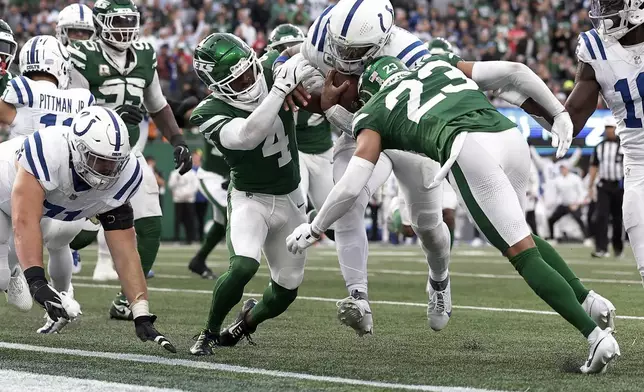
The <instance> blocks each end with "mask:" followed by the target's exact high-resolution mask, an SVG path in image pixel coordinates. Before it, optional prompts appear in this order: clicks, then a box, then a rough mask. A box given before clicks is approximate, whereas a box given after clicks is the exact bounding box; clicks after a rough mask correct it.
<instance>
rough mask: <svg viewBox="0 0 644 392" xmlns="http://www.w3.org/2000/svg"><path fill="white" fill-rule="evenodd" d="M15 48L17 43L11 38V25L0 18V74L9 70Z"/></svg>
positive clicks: (14, 55) (2, 74) (14, 54)
mask: <svg viewBox="0 0 644 392" xmlns="http://www.w3.org/2000/svg"><path fill="white" fill-rule="evenodd" d="M17 49H18V44H17V43H16V40H15V39H13V31H12V30H11V27H9V25H8V24H7V22H5V21H4V20H0V76H4V74H6V73H7V71H8V70H9V67H10V66H11V63H12V62H13V59H14V58H15V57H16V50H17Z"/></svg>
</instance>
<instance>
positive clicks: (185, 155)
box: [170, 135, 192, 175]
mask: <svg viewBox="0 0 644 392" xmlns="http://www.w3.org/2000/svg"><path fill="white" fill-rule="evenodd" d="M170 144H172V145H173V146H174V168H175V169H179V174H181V175H184V174H186V173H187V172H189V171H190V170H192V155H191V154H190V149H189V148H188V146H187V145H186V142H185V140H184V139H183V135H174V136H172V139H170Z"/></svg>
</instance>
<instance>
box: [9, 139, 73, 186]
mask: <svg viewBox="0 0 644 392" xmlns="http://www.w3.org/2000/svg"><path fill="white" fill-rule="evenodd" d="M61 140H62V139H61ZM61 140H46V139H45V140H43V138H42V137H41V135H40V132H35V133H34V134H32V135H31V136H29V137H28V138H26V139H25V140H24V142H23V144H22V147H21V149H20V152H19V154H18V164H19V165H20V166H22V167H23V168H24V169H25V170H26V171H27V172H29V174H31V175H33V176H34V177H36V179H37V180H38V182H40V185H41V186H42V187H43V189H44V190H45V191H52V190H54V189H56V188H57V187H58V185H59V180H58V178H57V174H58V169H59V168H60V166H61V164H62V161H63V160H64V159H65V158H66V155H65V154H59V153H56V152H57V151H61V150H64V149H65V148H67V146H66V142H65V145H62V143H56V142H57V141H61ZM62 141H63V142H64V140H62ZM44 142H47V144H45V143H44ZM52 144H53V145H52Z"/></svg>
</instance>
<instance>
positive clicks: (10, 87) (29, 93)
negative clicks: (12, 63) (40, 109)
mask: <svg viewBox="0 0 644 392" xmlns="http://www.w3.org/2000/svg"><path fill="white" fill-rule="evenodd" d="M34 91H35V89H34V82H33V81H32V80H30V79H28V78H25V77H24V76H19V77H17V78H13V79H11V80H10V81H9V82H8V83H7V88H6V89H5V90H4V94H3V95H2V100H3V101H5V102H6V103H9V104H11V105H13V106H15V107H17V108H18V107H23V106H28V107H32V106H33V105H34Z"/></svg>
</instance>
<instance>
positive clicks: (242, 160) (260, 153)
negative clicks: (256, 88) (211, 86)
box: [190, 62, 300, 195]
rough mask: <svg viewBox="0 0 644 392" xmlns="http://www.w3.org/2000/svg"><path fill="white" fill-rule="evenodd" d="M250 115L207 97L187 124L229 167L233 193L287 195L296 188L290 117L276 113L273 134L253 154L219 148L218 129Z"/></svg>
mask: <svg viewBox="0 0 644 392" xmlns="http://www.w3.org/2000/svg"><path fill="white" fill-rule="evenodd" d="M263 64H264V76H265V78H266V79H267V82H268V81H270V79H271V76H270V75H271V71H270V65H269V66H268V69H266V65H268V62H263ZM270 86H271V84H269V87H270ZM250 114H251V112H248V111H245V110H242V109H239V108H236V107H234V106H232V105H230V104H229V103H227V102H224V101H222V100H220V99H218V98H216V97H215V96H214V95H210V96H209V97H207V98H206V99H204V100H203V101H202V102H201V103H200V104H199V106H197V107H196V108H195V109H194V110H193V112H192V115H191V116H190V122H191V123H192V124H194V125H197V126H199V132H201V133H202V134H203V135H204V137H205V138H206V140H207V141H208V142H209V143H212V144H213V145H214V146H215V147H216V148H217V149H218V150H219V151H220V152H221V154H222V155H223V157H224V160H225V161H226V163H227V164H228V166H230V181H231V185H232V186H233V187H234V188H235V189H237V190H239V191H243V192H257V193H265V194H269V195H285V194H288V193H291V192H292V191H294V190H295V189H297V187H298V185H299V184H300V167H299V161H298V159H299V157H298V152H297V142H296V140H295V122H294V121H293V113H291V112H286V111H284V110H280V113H279V118H278V119H276V121H275V122H274V124H273V126H274V127H275V133H274V134H272V135H270V136H269V137H268V138H266V140H265V141H264V142H263V143H261V144H260V145H259V146H257V147H256V148H255V149H253V150H248V151H242V150H229V149H227V148H225V147H224V146H222V144H221V141H220V139H219V132H220V131H221V129H222V127H223V126H224V125H226V124H228V123H229V122H231V121H232V120H234V119H236V118H247V117H248V116H249V115H250Z"/></svg>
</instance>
